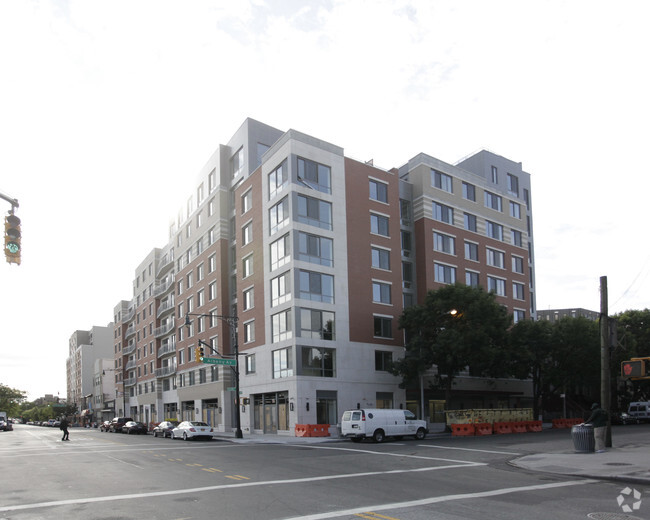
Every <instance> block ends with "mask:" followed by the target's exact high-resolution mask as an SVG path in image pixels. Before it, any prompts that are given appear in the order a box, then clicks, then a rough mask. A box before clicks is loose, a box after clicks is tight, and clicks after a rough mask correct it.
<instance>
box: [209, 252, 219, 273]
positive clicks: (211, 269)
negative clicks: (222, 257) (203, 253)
mask: <svg viewBox="0 0 650 520" xmlns="http://www.w3.org/2000/svg"><path fill="white" fill-rule="evenodd" d="M216 270H217V255H211V256H210V258H208V272H209V273H214V272H215V271H216Z"/></svg>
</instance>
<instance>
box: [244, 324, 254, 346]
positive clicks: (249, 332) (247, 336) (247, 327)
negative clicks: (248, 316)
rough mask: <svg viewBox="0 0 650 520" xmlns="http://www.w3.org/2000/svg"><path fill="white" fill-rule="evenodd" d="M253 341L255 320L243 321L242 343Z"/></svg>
mask: <svg viewBox="0 0 650 520" xmlns="http://www.w3.org/2000/svg"><path fill="white" fill-rule="evenodd" d="M252 341H255V321H248V322H246V323H244V343H251V342H252Z"/></svg>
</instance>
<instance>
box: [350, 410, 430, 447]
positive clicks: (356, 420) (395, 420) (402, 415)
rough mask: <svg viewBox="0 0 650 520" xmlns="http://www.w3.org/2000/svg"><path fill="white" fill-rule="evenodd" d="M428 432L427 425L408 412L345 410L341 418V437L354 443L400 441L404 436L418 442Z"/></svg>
mask: <svg viewBox="0 0 650 520" xmlns="http://www.w3.org/2000/svg"><path fill="white" fill-rule="evenodd" d="M428 431H429V430H428V428H427V423H426V422H425V421H421V420H419V419H418V418H417V417H415V415H414V414H413V412H411V411H409V410H391V409H383V408H382V409H370V408H366V409H362V410H347V411H346V412H344V413H343V417H342V418H341V433H342V435H343V436H344V437H348V438H350V439H352V441H354V442H360V441H361V440H363V439H365V438H370V439H373V440H374V441H375V442H383V441H384V440H385V439H386V437H395V438H396V439H401V438H402V437H404V436H405V435H412V436H413V437H415V438H416V439H417V440H419V441H420V440H422V439H424V438H425V436H426V434H427V433H428Z"/></svg>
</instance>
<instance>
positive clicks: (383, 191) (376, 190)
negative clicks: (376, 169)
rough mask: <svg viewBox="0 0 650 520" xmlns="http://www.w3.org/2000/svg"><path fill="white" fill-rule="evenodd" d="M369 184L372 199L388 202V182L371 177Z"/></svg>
mask: <svg viewBox="0 0 650 520" xmlns="http://www.w3.org/2000/svg"><path fill="white" fill-rule="evenodd" d="M369 185H370V198H371V199H372V200H376V201H379V202H385V203H388V185H387V184H386V183H383V182H379V181H376V180H374V179H370V184H369Z"/></svg>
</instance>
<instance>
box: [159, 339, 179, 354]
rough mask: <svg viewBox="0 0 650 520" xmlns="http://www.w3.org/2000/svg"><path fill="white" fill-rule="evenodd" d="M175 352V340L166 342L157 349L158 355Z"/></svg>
mask: <svg viewBox="0 0 650 520" xmlns="http://www.w3.org/2000/svg"><path fill="white" fill-rule="evenodd" d="M175 353H176V342H175V341H169V342H167V344H165V345H162V346H161V347H160V348H159V349H158V357H159V358H160V357H162V356H165V355H167V354H175Z"/></svg>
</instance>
